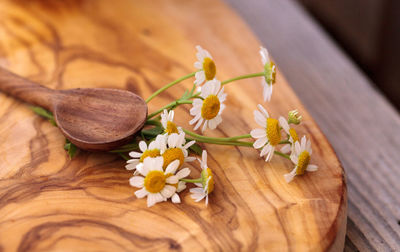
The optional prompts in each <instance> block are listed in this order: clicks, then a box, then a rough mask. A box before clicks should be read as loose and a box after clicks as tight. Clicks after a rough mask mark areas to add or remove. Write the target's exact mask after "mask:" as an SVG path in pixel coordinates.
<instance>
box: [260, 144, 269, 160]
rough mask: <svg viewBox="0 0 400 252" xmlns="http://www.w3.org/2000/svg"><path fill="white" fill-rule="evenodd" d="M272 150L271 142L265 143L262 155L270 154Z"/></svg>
mask: <svg viewBox="0 0 400 252" xmlns="http://www.w3.org/2000/svg"><path fill="white" fill-rule="evenodd" d="M270 150H271V145H269V144H267V145H265V146H264V147H263V148H262V150H261V153H260V157H262V156H265V155H266V154H268V153H269V151H270Z"/></svg>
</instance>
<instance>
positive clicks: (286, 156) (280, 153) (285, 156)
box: [274, 151, 290, 160]
mask: <svg viewBox="0 0 400 252" xmlns="http://www.w3.org/2000/svg"><path fill="white" fill-rule="evenodd" d="M274 153H275V154H276V155H279V156H281V157H284V158H287V159H289V160H290V156H289V155H286V154H284V153H282V152H280V151H274Z"/></svg>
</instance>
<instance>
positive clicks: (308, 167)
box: [306, 165, 318, 172]
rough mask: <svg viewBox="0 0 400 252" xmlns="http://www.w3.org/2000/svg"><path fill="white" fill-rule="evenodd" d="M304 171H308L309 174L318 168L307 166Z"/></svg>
mask: <svg viewBox="0 0 400 252" xmlns="http://www.w3.org/2000/svg"><path fill="white" fill-rule="evenodd" d="M306 170H307V171H309V172H313V171H316V170H318V166H316V165H308V166H307V169H306Z"/></svg>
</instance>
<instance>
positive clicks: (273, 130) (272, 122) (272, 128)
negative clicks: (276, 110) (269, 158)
mask: <svg viewBox="0 0 400 252" xmlns="http://www.w3.org/2000/svg"><path fill="white" fill-rule="evenodd" d="M266 131H267V137H268V141H269V144H271V145H272V146H276V145H278V144H279V142H280V141H281V131H280V129H279V122H278V120H276V119H274V118H267V128H266Z"/></svg>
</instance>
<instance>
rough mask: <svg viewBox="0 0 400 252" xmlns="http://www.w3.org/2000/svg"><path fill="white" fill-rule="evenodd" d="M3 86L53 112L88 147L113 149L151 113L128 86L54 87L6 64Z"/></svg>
mask: <svg viewBox="0 0 400 252" xmlns="http://www.w3.org/2000/svg"><path fill="white" fill-rule="evenodd" d="M0 90H1V91H3V92H5V93H7V94H10V95H12V96H14V97H16V98H19V99H21V100H23V101H26V102H28V103H31V104H34V105H38V106H41V107H44V108H46V109H47V110H50V111H51V112H53V114H54V117H55V120H56V123H57V126H58V127H59V128H60V130H61V131H62V133H63V134H64V135H65V137H66V138H68V140H70V141H71V142H72V143H73V144H75V145H76V146H78V147H79V148H81V149H84V150H97V151H98V150H102V151H105V150H112V149H115V148H117V147H118V146H120V145H122V144H124V143H127V142H128V141H129V140H132V138H133V136H134V134H135V133H136V132H137V131H138V130H139V129H141V128H142V127H143V125H144V123H145V121H146V117H147V105H146V103H145V102H144V100H143V99H142V98H141V97H140V96H138V95H136V94H134V93H132V92H129V91H124V90H117V89H105V88H77V89H71V90H52V89H49V88H47V87H44V86H42V85H39V84H36V83H34V82H32V81H29V80H26V79H24V78H22V77H19V76H17V75H15V74H13V73H11V72H9V71H7V70H5V69H3V68H0Z"/></svg>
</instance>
